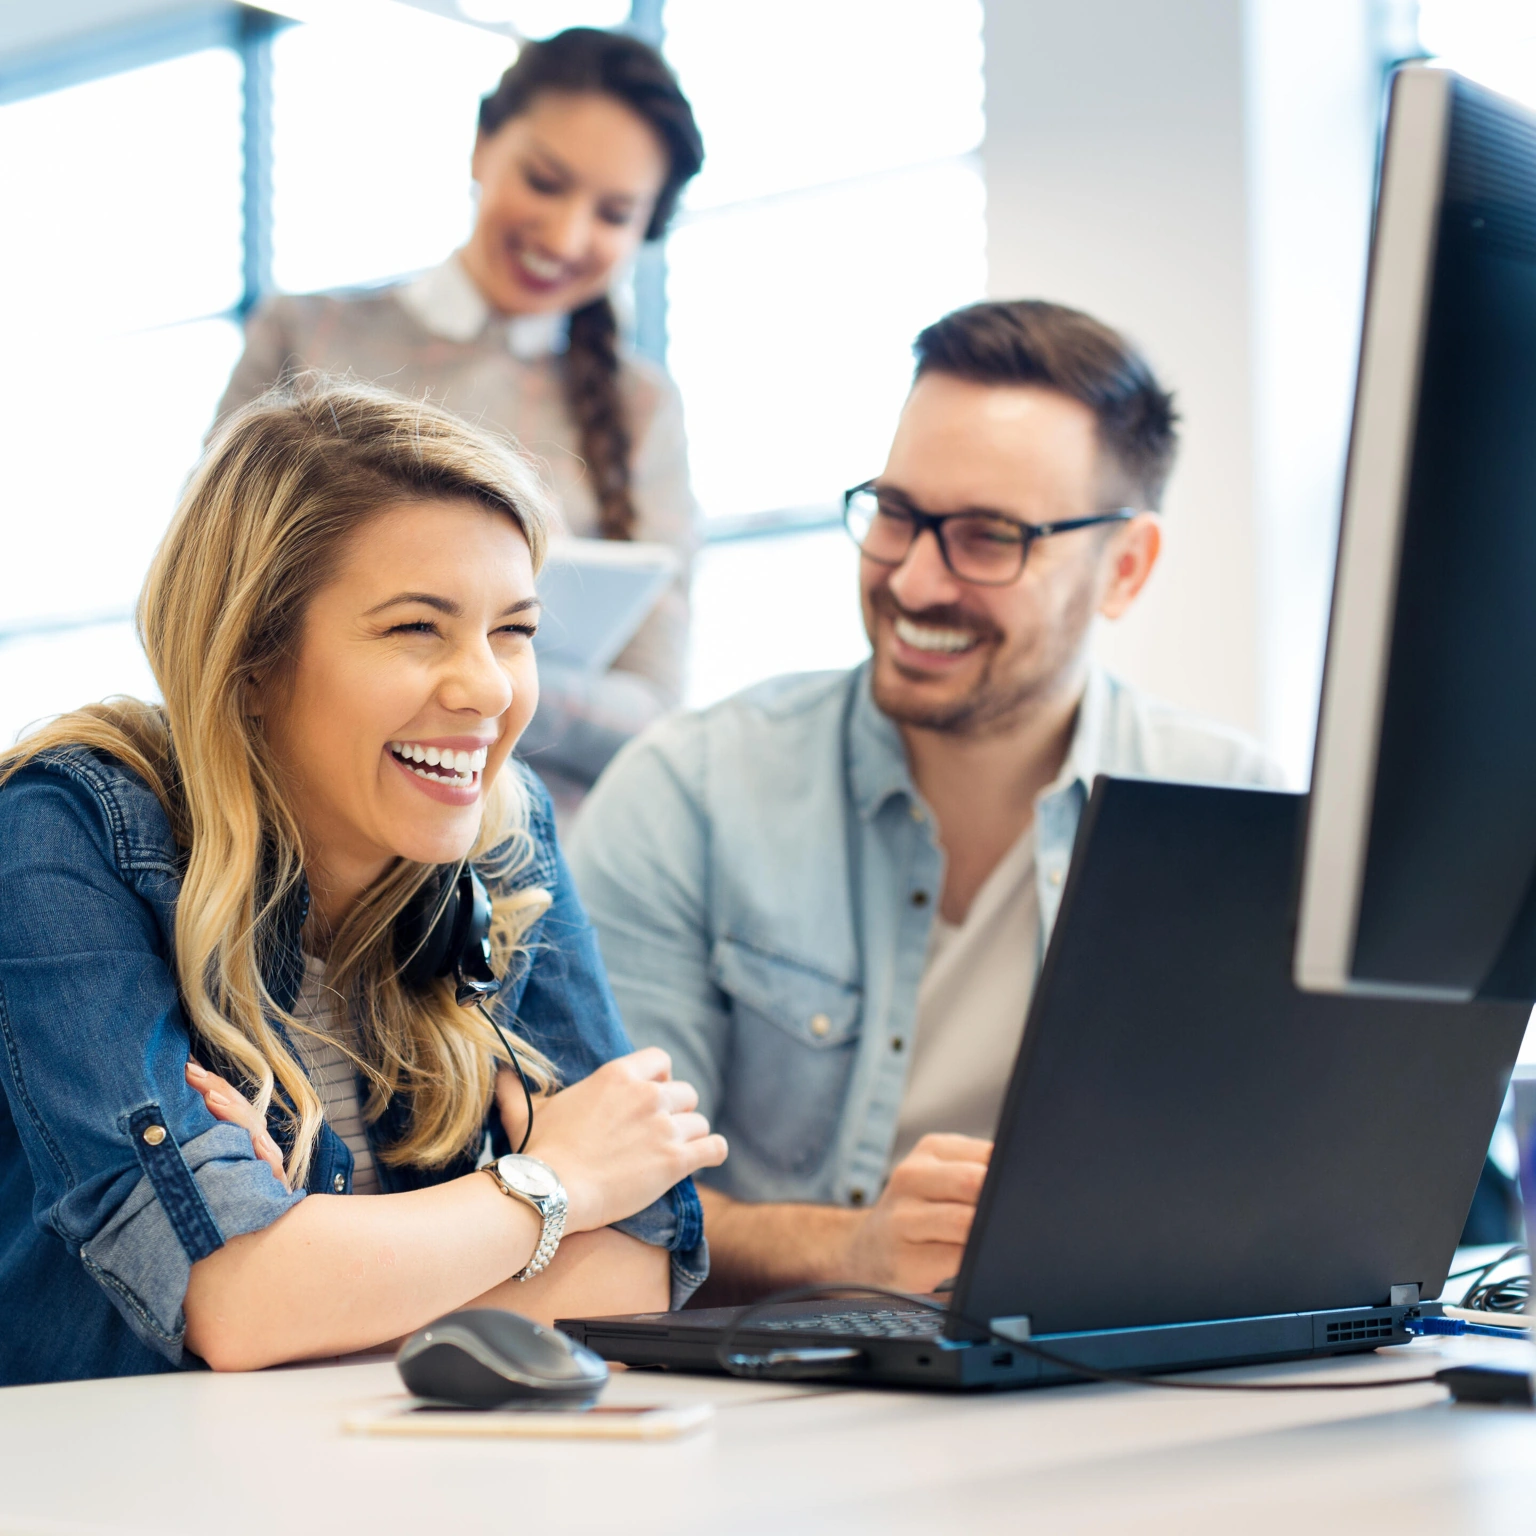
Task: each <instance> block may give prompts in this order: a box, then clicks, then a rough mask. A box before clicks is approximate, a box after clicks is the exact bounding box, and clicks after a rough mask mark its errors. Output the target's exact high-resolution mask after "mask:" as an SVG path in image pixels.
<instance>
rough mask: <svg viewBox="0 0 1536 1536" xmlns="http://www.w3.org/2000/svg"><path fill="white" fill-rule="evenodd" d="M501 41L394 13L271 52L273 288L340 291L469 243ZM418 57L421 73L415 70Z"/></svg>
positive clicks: (284, 40)
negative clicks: (481, 119)
mask: <svg viewBox="0 0 1536 1536" xmlns="http://www.w3.org/2000/svg"><path fill="white" fill-rule="evenodd" d="M515 54H516V49H515V47H514V45H513V44H512V42H511V41H510V40H509V39H508V38H505V37H498V36H497V35H496V34H494V33H492V32H486V31H482V30H480V29H479V28H476V27H467V26H462V25H458V24H455V23H453V22H448V21H444V20H441V19H439V18H437V17H435V16H428V15H423V14H420V13H417V12H412V11H410V10H408V9H407V8H405V7H404V6H389V7H383V6H381V7H379V8H378V9H377V11H376V13H375V14H373V15H371V16H370V24H369V25H368V26H367V27H358V26H352V25H343V24H340V23H328V24H318V25H310V26H302V27H288V28H285V29H284V30H283V31H282V32H281V33H279V35H278V36H277V38H276V39H275V41H274V42H273V44H272V204H273V210H272V279H273V282H274V284H275V285H276V286H277V287H278V288H279V289H281V290H282V291H284V292H286V293H311V292H314V291H316V290H317V289H322V288H341V287H351V286H353V285H354V284H361V283H371V282H377V281H380V280H382V279H385V278H390V277H396V276H398V275H400V274H401V273H404V272H414V271H417V270H419V269H420V268H422V267H429V266H433V265H435V264H436V263H437V262H440V261H441V260H442V259H443V258H444V257H445V256H446V255H447V254H448V252H449V251H451V250H453V249H454V247H455V246H458V245H460V244H462V243H463V241H464V239H465V238H466V237H467V236H468V234H469V229H470V223H471V220H472V218H473V214H474V204H473V202H472V200H471V195H470V190H471V182H470V179H469V157H470V154H471V152H472V151H473V149H474V144H475V114H476V109H477V108H478V106H479V104H480V98H481V96H483V95H484V94H485V93H486V92H487V91H489V90H491V89H492V88H493V87H494V86H495V84H496V82H497V80H499V79H500V78H501V72H502V71H503V70H504V69H505V68H506V67H507V65H508V64H510V63H511V62H512V59H513V58H514V56H515ZM424 57H427V58H430V59H431V61H432V67H431V68H430V69H423V68H422V60H423V58H424Z"/></svg>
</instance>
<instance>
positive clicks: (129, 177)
mask: <svg viewBox="0 0 1536 1536" xmlns="http://www.w3.org/2000/svg"><path fill="white" fill-rule="evenodd" d="M240 197H241V68H240V61H239V58H238V56H237V54H236V53H235V52H234V51H233V50H232V49H229V48H206V49H202V50H199V51H197V52H194V53H189V54H185V55H183V56H182V57H179V58H174V59H169V60H166V61H164V62H162V63H157V64H152V65H149V66H147V67H144V68H139V69H133V70H129V71H126V72H124V73H122V74H116V75H111V76H108V77H106V78H104V79H98V80H91V81H87V82H85V83H84V84H80V85H75V86H71V87H69V88H67V89H64V90H57V91H53V92H50V93H49V94H46V95H40V96H35V97H30V98H27V99H23V100H20V101H13V102H10V103H8V104H6V105H3V106H0V206H3V207H4V208H5V209H6V216H7V220H8V222H9V223H10V224H11V225H12V227H14V228H20V229H26V230H28V231H30V232H33V238H30V239H27V240H7V241H0V295H3V298H0V306H3V312H4V322H3V328H4V332H5V334H6V337H7V344H6V354H7V357H6V362H7V366H6V368H5V370H4V374H3V376H0V419H3V420H4V421H5V424H6V426H5V438H6V442H7V445H8V446H7V452H6V479H7V484H6V492H5V502H6V507H7V516H6V518H5V559H4V561H3V562H0V741H5V742H9V741H11V740H12V739H14V737H15V736H16V734H17V732H18V731H19V730H20V729H21V728H22V727H23V726H24V725H25V724H27V723H28V722H29V721H31V720H34V719H36V718H38V717H39V716H41V715H46V714H55V713H58V712H59V711H60V710H61V709H67V708H71V707H73V706H74V705H76V704H80V703H84V702H86V701H87V700H90V699H97V698H101V697H102V696H103V695H105V694H108V693H114V692H134V693H139V694H146V693H147V694H149V695H150V696H153V694H154V683H153V680H152V679H151V678H150V677H149V675H148V668H147V667H146V665H145V663H144V659H143V656H142V654H141V653H140V651H139V649H138V646H137V643H136V642H135V640H134V638H133V633H132V626H131V624H130V622H129V621H128V618H127V614H128V610H129V609H130V607H131V605H132V603H133V599H134V597H135V595H136V594H137V592H138V588H139V583H140V581H141V579H142V577H143V573H144V569H145V566H146V564H147V562H148V559H149V556H150V553H151V551H152V550H153V548H154V546H155V543H156V541H157V540H158V539H159V537H160V534H161V532H162V530H163V528H164V525H165V519H166V514H167V511H168V510H169V508H170V507H171V506H172V505H173V504H174V502H175V499H176V494H177V490H178V488H179V486H180V484H181V481H182V480H183V478H184V477H185V475H186V472H187V468H188V466H189V465H190V464H191V463H192V462H193V461H194V459H195V458H196V456H197V450H198V445H199V441H200V439H201V436H202V433H203V431H204V429H205V428H206V426H207V424H208V421H209V418H210V416H211V415H212V410H213V404H214V402H215V400H217V398H218V394H219V391H220V389H221V388H222V387H223V384H224V380H225V378H226V377H227V375H228V373H229V370H230V368H231V366H232V365H233V363H234V360H235V357H236V355H237V352H238V349H239V340H240V338H239V331H238V328H237V326H236V325H235V324H234V322H233V321H232V319H230V318H229V315H230V312H231V311H232V309H233V307H234V306H235V304H236V303H237V301H238V300H239V298H240V293H241V286H242V274H241V248H242V230H241V207H240ZM103 616H108V617H110V618H111V620H112V621H111V622H106V623H96V624H92V625H90V626H88V627H84V628H82V627H80V621H81V620H82V619H92V618H101V617H103Z"/></svg>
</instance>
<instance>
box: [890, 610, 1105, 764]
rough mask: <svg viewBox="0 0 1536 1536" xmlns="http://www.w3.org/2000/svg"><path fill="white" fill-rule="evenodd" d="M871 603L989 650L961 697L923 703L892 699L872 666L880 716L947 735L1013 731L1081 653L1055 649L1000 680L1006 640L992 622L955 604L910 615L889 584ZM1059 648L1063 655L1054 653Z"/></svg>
mask: <svg viewBox="0 0 1536 1536" xmlns="http://www.w3.org/2000/svg"><path fill="white" fill-rule="evenodd" d="M1085 595H1086V594H1085ZM1090 601H1091V599H1090ZM869 605H870V608H871V609H872V610H873V612H874V613H875V614H876V615H877V616H878V617H881V618H887V619H890V620H892V621H894V620H895V619H896V618H898V617H900V618H904V619H906V620H907V621H908V622H909V623H912V624H919V625H922V626H924V627H925V628H926V627H932V628H934V629H955V630H960V631H962V632H964V633H966V634H971V635H975V636H976V637H977V639H978V640H979V641H980V643H981V644H982V645H984V646H987V647H989V648H990V653H989V654H988V656H987V658H986V661H985V663H984V664H983V666H982V669H981V675H980V676H979V677H978V678H977V679H976V682H975V684H974V685H973V686H972V687H971V688H970V689H969V690H968V691H967V692H966V693H965V694H964V695H963V696H961V697H960V698H958V699H946V700H936V701H934V702H933V703H925V702H922V701H920V700H915V699H912V698H909V697H905V696H903V695H904V694H905V690H902V692H901V693H899V694H896V695H895V696H893V693H892V690H890V689H889V688H886V687H884V686H883V685H882V682H881V669H880V668H879V667H878V666H876V667H875V668H874V670H873V673H872V685H873V693H874V700H875V704H876V705H877V707H878V708H879V709H880V712H881V713H882V714H884V715H887V716H889V717H890V718H891V719H892V720H895V721H897V722H898V723H899V724H901V725H909V726H912V727H914V728H915V729H917V730H923V731H935V732H938V733H940V734H942V735H947V736H990V735H996V734H1001V733H1002V732H1005V731H1007V730H1009V729H1010V728H1011V727H1012V726H1013V725H1014V724H1016V723H1017V721H1018V720H1019V719H1020V718H1021V717H1023V716H1025V715H1027V714H1029V712H1030V710H1031V707H1032V706H1033V705H1034V704H1035V703H1036V702H1037V701H1038V700H1040V699H1042V698H1044V697H1047V696H1049V695H1050V694H1052V693H1053V692H1054V691H1055V688H1056V686H1057V684H1058V682H1059V681H1060V674H1061V672H1062V670H1063V668H1064V667H1065V666H1066V665H1067V664H1068V663H1069V660H1070V657H1071V656H1072V654H1074V653H1075V651H1076V649H1077V645H1076V644H1075V643H1073V642H1072V641H1069V642H1068V643H1067V644H1066V645H1063V646H1061V647H1059V648H1058V647H1054V646H1053V647H1051V650H1052V652H1053V654H1051V655H1049V656H1046V657H1042V658H1040V661H1039V663H1038V664H1037V665H1035V666H1033V667H1029V668H1027V669H1026V670H1025V671H1024V673H1023V674H1021V675H1014V676H1012V677H1007V678H998V677H997V676H995V675H994V674H995V670H996V667H997V662H998V660H999V658H1000V657H1001V656H1002V655H1003V645H1004V642H1005V641H1006V639H1007V637H1006V636H1005V635H1004V633H1003V631H1002V630H1001V629H999V628H998V627H997V625H996V624H994V623H992V621H991V620H989V619H986V618H984V617H982V616H981V615H979V614H975V613H970V612H968V611H967V610H966V609H964V608H960V607H956V606H953V605H950V606H945V607H937V608H924V609H922V610H921V611H920V612H917V613H909V612H908V611H907V610H906V609H905V608H903V607H902V606H901V604H900V603H898V602H897V601H896V599H895V598H894V597H893V596H892V595H891V590H890V588H889V587H885V586H879V587H876V588H874V589H873V590H872V591H871V592H870V594H869ZM1074 606H1076V605H1074ZM1088 617H1089V615H1087V614H1085V615H1084V621H1083V625H1082V626H1078V625H1076V624H1073V625H1071V626H1070V628H1071V629H1072V631H1073V633H1074V637H1075V638H1080V635H1079V633H1078V632H1079V630H1080V629H1086V625H1087V622H1088ZM1058 649H1059V651H1060V654H1054V653H1055V652H1057V651H1058ZM893 665H894V663H893Z"/></svg>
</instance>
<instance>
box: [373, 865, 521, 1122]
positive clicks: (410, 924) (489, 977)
mask: <svg viewBox="0 0 1536 1536" xmlns="http://www.w3.org/2000/svg"><path fill="white" fill-rule="evenodd" d="M491 918H492V909H491V893H490V891H488V890H487V889H486V885H485V881H483V880H482V879H481V878H480V875H479V872H478V871H477V870H476V869H475V867H474V865H473V864H461V865H458V866H455V865H452V864H446V865H443V866H442V867H441V868H440V869H439V870H438V871H437V873H436V875H435V876H434V877H432V878H431V879H429V880H427V881H426V882H425V883H424V884H423V885H422V887H421V889H420V890H419V891H418V892H417V893H416V895H415V896H414V897H412V898H411V901H410V904H409V905H408V906H407V907H406V908H405V910H404V911H403V912H401V914H400V916H399V917H398V918H397V919H396V920H395V958H396V961H397V963H398V964H399V966H400V979H401V981H402V982H404V983H405V985H406V986H407V987H409V988H410V989H411V990H412V991H413V992H425V991H426V990H428V989H429V988H430V987H431V985H432V983H433V982H434V981H440V980H441V979H442V978H443V977H446V976H451V977H452V978H453V996H454V1001H455V1002H457V1003H458V1005H459V1007H461V1008H474V1009H477V1010H478V1011H479V1013H480V1016H481V1018H483V1019H484V1020H485V1022H486V1023H487V1024H489V1025H490V1026H491V1028H492V1029H494V1030H495V1031H496V1033H497V1034H498V1035H500V1036H501V1043H502V1045H503V1046H505V1047H506V1052H507V1055H508V1056H509V1057H510V1058H511V1061H512V1066H513V1068H514V1070H515V1071H516V1072H517V1078H518V1081H519V1082H520V1083H521V1084H522V1085H523V1103H524V1105H525V1106H526V1107H527V1110H528V1119H527V1122H526V1126H525V1128H524V1130H523V1139H522V1141H521V1142H520V1143H519V1144H518V1148H517V1150H518V1151H519V1152H521V1151H522V1150H523V1148H524V1147H526V1146H527V1145H528V1138H529V1137H530V1136H531V1135H533V1090H532V1089H531V1088H530V1087H529V1085H528V1074H527V1073H526V1072H524V1071H523V1064H522V1062H521V1061H520V1060H519V1059H518V1055H517V1052H516V1051H515V1050H514V1049H513V1048H512V1042H511V1040H510V1039H508V1037H507V1032H506V1030H504V1029H503V1028H502V1027H501V1025H500V1024H498V1023H497V1022H496V1020H495V1018H493V1017H492V1015H491V1012H490V1010H489V1009H488V1008H487V1007H486V1006H485V1005H486V1002H487V1001H488V1000H489V999H490V998H493V997H495V995H496V994H497V993H498V992H500V991H501V982H500V980H499V979H498V977H497V975H496V973H495V972H494V971H493V970H492V969H491Z"/></svg>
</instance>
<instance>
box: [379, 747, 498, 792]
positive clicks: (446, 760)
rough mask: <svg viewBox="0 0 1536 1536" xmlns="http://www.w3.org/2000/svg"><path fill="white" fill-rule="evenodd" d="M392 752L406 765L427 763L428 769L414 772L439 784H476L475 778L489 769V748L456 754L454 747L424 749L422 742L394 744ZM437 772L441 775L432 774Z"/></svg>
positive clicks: (414, 770) (414, 768) (413, 769)
mask: <svg viewBox="0 0 1536 1536" xmlns="http://www.w3.org/2000/svg"><path fill="white" fill-rule="evenodd" d="M389 750H390V751H391V752H393V753H394V755H395V756H396V757H398V758H399V759H400V760H401V762H403V763H411V764H415V763H424V764H425V765H426V766H425V767H423V768H417V767H412V768H411V772H412V773H414V774H415V775H416V776H417V778H421V779H430V780H432V782H433V783H436V784H473V783H474V781H475V775H476V774H477V773H479V772H480V771H481V770H482V769H483V768H484V767H485V759H486V756H487V749H486V748H485V747H478V748H476V749H475V751H473V752H455V751H454V750H453V748H452V747H424V746H422V744H421V743H420V742H419V741H392V742H390V744H389ZM433 768H435V769H437V770H438V771H437V772H436V773H431V772H429V771H428V770H429V769H433Z"/></svg>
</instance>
